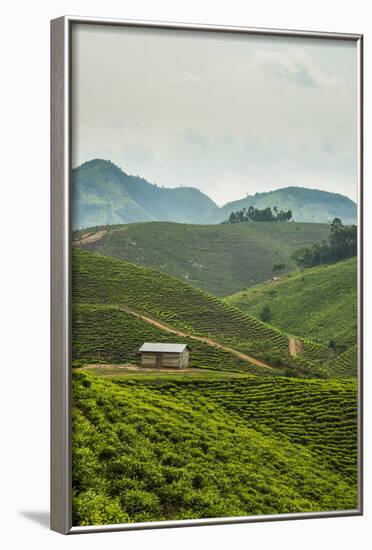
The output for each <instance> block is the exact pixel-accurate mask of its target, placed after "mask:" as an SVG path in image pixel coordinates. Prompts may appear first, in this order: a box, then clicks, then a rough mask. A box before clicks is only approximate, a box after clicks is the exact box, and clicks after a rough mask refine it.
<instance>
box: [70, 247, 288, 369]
mask: <svg viewBox="0 0 372 550" xmlns="http://www.w3.org/2000/svg"><path fill="white" fill-rule="evenodd" d="M73 301H74V303H75V304H79V303H91V304H115V305H120V304H126V305H128V306H130V307H131V308H132V309H134V310H139V311H144V312H147V313H149V314H150V315H153V316H154V317H155V318H157V319H159V320H161V321H163V322H166V323H169V324H171V325H172V326H173V327H177V328H179V329H180V330H183V331H186V332H188V333H191V334H196V335H203V336H211V337H213V338H217V339H219V340H220V341H222V342H227V343H231V342H232V341H233V342H234V344H235V346H236V347H237V349H241V350H242V351H243V352H244V351H245V352H247V351H248V350H247V347H248V348H249V350H250V351H255V352H257V355H258V357H260V356H262V357H263V358H266V357H267V356H268V355H269V354H270V353H273V354H276V355H277V356H280V357H282V358H286V357H288V340H287V337H286V336H285V335H284V334H283V333H281V332H280V331H279V330H276V329H273V328H272V327H270V326H269V325H266V324H265V323H262V322H261V321H259V320H257V319H255V318H254V317H251V316H249V315H246V314H244V313H242V312H240V311H239V310H237V309H235V308H234V307H231V306H229V305H226V304H224V303H222V301H220V300H219V299H218V298H215V297H213V296H211V295H209V294H208V293H206V292H204V291H202V290H199V289H196V288H193V287H192V286H191V285H188V284H187V283H183V282H182V281H179V280H177V279H174V278H172V277H170V276H168V275H165V274H163V273H160V272H156V271H152V270H149V269H146V268H143V267H139V266H135V265H132V264H129V263H127V262H125V261H122V260H116V259H114V258H106V257H102V256H97V255H94V254H90V253H88V252H84V251H81V250H78V249H76V250H74V251H73Z"/></svg>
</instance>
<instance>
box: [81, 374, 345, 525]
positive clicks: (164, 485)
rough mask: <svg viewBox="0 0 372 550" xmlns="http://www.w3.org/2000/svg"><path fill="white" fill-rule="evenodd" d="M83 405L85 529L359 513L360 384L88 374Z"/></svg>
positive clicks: (82, 448)
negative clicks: (295, 514) (108, 525)
mask: <svg viewBox="0 0 372 550" xmlns="http://www.w3.org/2000/svg"><path fill="white" fill-rule="evenodd" d="M73 405H74V408H73V433H74V437H73V489H74V492H73V523H74V524H75V525H76V524H80V525H86V524H104V523H122V522H128V521H129V522H131V521H151V520H164V519H190V518H208V517H221V516H240V515H253V514H254V515H256V514H257V515H259V514H274V513H290V512H310V511H311V512H315V511H325V510H346V509H355V507H356V482H355V478H356V453H355V451H356V443H355V442H356V420H355V418H356V412H355V408H356V393H355V383H354V382H353V381H346V380H344V381H339V382H336V381H315V380H314V381H300V380H288V379H284V378H276V379H272V378H265V379H261V378H258V377H247V378H245V379H240V380H233V379H231V378H229V379H226V380H221V379H218V380H215V381H213V380H207V381H200V380H198V379H195V380H191V379H190V378H189V379H187V380H182V379H179V378H177V379H175V378H174V377H171V376H169V377H168V378H167V377H165V378H162V379H159V378H154V379H151V377H147V381H146V380H144V379H143V380H142V381H138V380H130V378H125V379H121V380H120V381H119V382H116V383H115V382H113V381H111V380H108V379H102V378H98V377H95V376H94V375H85V374H82V373H79V374H75V376H74V385H73ZM278 411H279V413H278Z"/></svg>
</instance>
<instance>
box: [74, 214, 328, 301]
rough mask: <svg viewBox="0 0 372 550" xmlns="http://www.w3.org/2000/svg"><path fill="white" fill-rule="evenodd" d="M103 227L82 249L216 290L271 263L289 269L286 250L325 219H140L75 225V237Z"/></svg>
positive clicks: (317, 235)
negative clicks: (98, 236) (82, 226)
mask: <svg viewBox="0 0 372 550" xmlns="http://www.w3.org/2000/svg"><path fill="white" fill-rule="evenodd" d="M228 214H230V212H229V213H228ZM102 229H105V230H107V232H106V234H105V235H104V236H103V238H101V239H99V240H97V241H95V242H90V243H86V244H83V245H82V246H83V248H84V249H85V250H87V251H90V252H95V253H98V254H103V255H105V256H112V257H115V258H120V259H122V260H126V261H128V262H130V263H133V264H137V265H142V266H144V267H149V268H153V269H156V270H158V271H163V272H164V273H168V274H169V275H172V276H173V277H176V278H177V279H181V280H183V281H185V282H188V283H190V284H192V285H193V286H195V287H198V288H202V289H204V290H207V291H208V292H210V293H211V294H214V295H215V296H227V295H229V294H232V293H234V292H237V291H239V290H241V289H242V288H244V287H251V286H253V285H256V284H258V283H261V282H262V281H265V280H267V279H269V278H271V275H272V267H273V264H276V263H284V264H285V265H286V266H287V269H286V270H287V271H289V270H292V269H294V268H295V264H294V263H293V260H291V258H290V255H291V253H292V252H293V251H294V250H296V249H297V248H301V247H303V246H311V245H312V244H313V243H316V242H321V241H322V240H323V239H327V238H328V234H329V225H328V224H320V223H272V222H259V223H239V224H222V225H221V224H217V225H195V224H182V223H170V222H145V223H131V224H128V225H116V226H112V225H111V226H102V227H97V228H94V229H92V230H85V231H79V232H75V233H74V238H75V239H76V241H78V239H79V238H80V237H81V236H82V235H84V234H86V233H90V232H92V231H100V230H102Z"/></svg>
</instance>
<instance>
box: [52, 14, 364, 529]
mask: <svg viewBox="0 0 372 550" xmlns="http://www.w3.org/2000/svg"><path fill="white" fill-rule="evenodd" d="M75 24H79V25H83V24H90V25H91V24H94V25H106V26H120V27H140V28H153V29H154V28H155V29H164V30H165V31H166V30H167V29H172V30H177V29H178V30H192V31H202V32H211V33H230V34H231V33H240V34H250V35H267V36H278V37H301V38H310V39H314V40H317V39H319V38H321V39H323V40H324V39H328V40H348V41H353V42H355V44H356V46H357V55H358V75H357V81H358V201H357V203H358V481H357V483H358V506H357V508H356V509H355V510H341V511H333V512H332V511H327V512H314V513H290V514H277V515H265V516H243V517H221V518H211V519H196V520H195V519H193V520H180V521H160V522H146V523H130V524H118V525H99V526H94V525H92V526H84V527H75V526H72V482H71V478H72V475H71V474H72V466H71V435H72V434H71V174H72V167H71V127H72V115H71V60H72V55H73V51H72V44H71V29H72V26H73V25H75ZM362 244H363V35H361V34H345V33H333V32H332V33H331V32H309V31H298V30H279V29H261V28H250V27H232V26H221V25H200V24H185V23H173V22H158V21H138V20H125V19H107V18H95V17H75V16H65V17H60V18H57V19H54V20H52V21H51V523H50V527H51V529H52V530H54V531H57V532H59V533H62V534H74V533H88V532H98V531H124V530H135V529H154V528H171V527H172V528H173V527H185V526H198V525H199V526H200V525H217V524H234V523H251V522H264V521H266V522H267V521H277V520H292V519H310V518H329V517H340V516H356V515H362V514H363V353H362V349H363V341H362V338H363V336H362V334H363V303H362V301H363V251H362Z"/></svg>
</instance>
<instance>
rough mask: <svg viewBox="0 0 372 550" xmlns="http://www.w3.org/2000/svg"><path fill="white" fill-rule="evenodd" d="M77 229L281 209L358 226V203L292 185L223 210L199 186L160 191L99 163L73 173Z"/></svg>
mask: <svg viewBox="0 0 372 550" xmlns="http://www.w3.org/2000/svg"><path fill="white" fill-rule="evenodd" d="M72 180H73V191H72V194H73V211H72V220H73V222H72V224H73V228H74V229H79V228H85V227H93V226H98V225H113V224H123V223H133V222H142V221H171V222H178V223H189V224H193V223H197V224H215V223H220V222H222V221H224V220H226V219H227V218H228V217H229V215H230V214H231V212H233V211H236V210H241V209H242V208H243V207H246V208H248V207H249V206H255V207H256V208H260V209H262V208H265V207H267V206H271V207H274V206H277V208H278V209H279V210H280V209H282V210H289V209H291V210H292V212H293V216H294V219H295V221H302V222H315V223H327V222H328V221H330V220H332V219H333V218H335V217H338V218H341V219H342V221H343V222H344V223H345V224H349V223H355V222H356V204H355V203H354V202H353V201H352V200H350V199H348V198H347V197H344V196H343V195H338V194H336V193H329V192H326V191H318V190H316V189H305V188H302V187H287V188H284V189H278V190H276V191H270V192H268V193H256V194H255V195H254V196H248V197H245V198H243V199H241V200H238V201H234V202H230V203H227V204H225V205H224V206H222V207H221V208H220V207H218V206H217V204H216V203H214V202H213V201H212V200H211V199H210V198H209V197H207V195H205V194H204V193H202V192H201V191H199V189H196V188H195V187H176V188H167V187H159V186H157V185H155V184H152V183H149V182H148V181H146V180H145V179H143V178H141V177H139V176H130V175H128V174H126V173H125V172H124V171H123V170H121V169H120V168H119V167H118V166H116V165H115V164H113V163H112V162H110V161H107V160H101V159H94V160H90V161H88V162H85V163H84V164H82V165H81V166H79V167H78V168H75V169H74V170H73V174H72Z"/></svg>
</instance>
